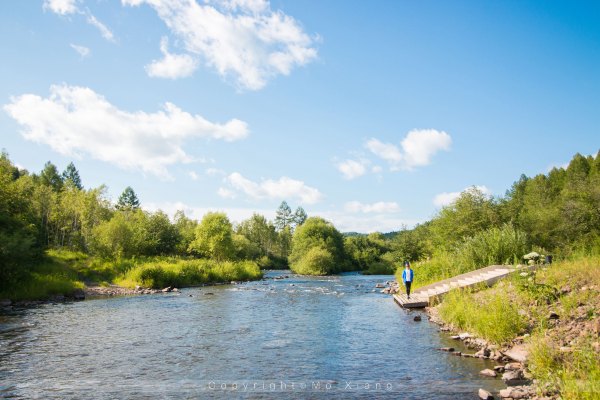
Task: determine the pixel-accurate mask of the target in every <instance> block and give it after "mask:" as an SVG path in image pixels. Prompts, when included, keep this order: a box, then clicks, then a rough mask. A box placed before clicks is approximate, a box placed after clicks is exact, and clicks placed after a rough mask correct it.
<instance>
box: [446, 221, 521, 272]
mask: <svg viewBox="0 0 600 400" xmlns="http://www.w3.org/2000/svg"><path fill="white" fill-rule="evenodd" d="M526 252H527V237H526V235H525V233H523V232H521V231H519V230H518V229H515V228H514V227H513V226H512V225H510V224H505V225H503V226H501V227H499V228H497V227H493V228H490V229H488V230H485V231H483V232H479V233H477V234H476V235H474V236H473V237H470V238H468V239H466V240H465V241H464V242H463V243H462V244H461V245H460V246H459V247H458V249H457V250H456V257H457V259H458V260H459V261H458V262H459V264H461V265H465V266H467V268H468V269H477V268H481V267H485V266H488V265H494V264H516V263H518V262H519V260H520V259H521V257H522V256H523V254H525V253H526Z"/></svg>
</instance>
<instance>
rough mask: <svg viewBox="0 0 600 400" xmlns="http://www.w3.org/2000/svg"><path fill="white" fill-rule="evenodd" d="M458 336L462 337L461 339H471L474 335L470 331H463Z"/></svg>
mask: <svg viewBox="0 0 600 400" xmlns="http://www.w3.org/2000/svg"><path fill="white" fill-rule="evenodd" d="M458 337H459V338H460V340H465V339H470V338H471V337H472V336H471V334H470V333H467V332H463V333H459V334H458Z"/></svg>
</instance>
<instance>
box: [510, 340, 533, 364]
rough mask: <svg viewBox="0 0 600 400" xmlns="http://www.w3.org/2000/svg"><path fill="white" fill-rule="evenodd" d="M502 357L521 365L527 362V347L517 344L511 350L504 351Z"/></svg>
mask: <svg viewBox="0 0 600 400" xmlns="http://www.w3.org/2000/svg"><path fill="white" fill-rule="evenodd" d="M504 355H505V356H507V357H509V358H511V359H513V360H515V361H518V362H521V363H524V362H525V361H527V356H528V355H529V350H528V348H527V345H524V344H519V345H516V346H514V347H513V348H512V349H510V350H508V351H505V352H504Z"/></svg>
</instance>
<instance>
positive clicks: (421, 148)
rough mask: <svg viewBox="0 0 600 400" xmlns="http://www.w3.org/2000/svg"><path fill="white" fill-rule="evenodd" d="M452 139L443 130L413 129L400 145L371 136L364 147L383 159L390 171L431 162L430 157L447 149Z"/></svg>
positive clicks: (410, 168)
mask: <svg viewBox="0 0 600 400" xmlns="http://www.w3.org/2000/svg"><path fill="white" fill-rule="evenodd" d="M451 144H452V139H451V138H450V135H448V134H447V133H446V132H444V131H437V130H435V129H420V130H419V129H415V130H412V131H410V132H408V134H407V135H406V137H405V138H404V139H403V140H402V141H401V142H400V146H396V145H395V144H392V143H383V142H381V141H379V140H378V139H375V138H372V139H370V140H369V141H367V143H366V144H365V147H366V148H367V149H368V150H369V151H371V153H373V154H374V155H376V156H377V157H379V158H381V159H382V160H385V161H387V162H388V164H389V165H390V169H391V170H392V171H397V170H412V169H414V168H416V167H422V166H425V165H428V164H430V163H431V158H432V157H433V156H434V155H435V154H436V153H438V152H439V151H442V150H444V151H448V150H450V146H451Z"/></svg>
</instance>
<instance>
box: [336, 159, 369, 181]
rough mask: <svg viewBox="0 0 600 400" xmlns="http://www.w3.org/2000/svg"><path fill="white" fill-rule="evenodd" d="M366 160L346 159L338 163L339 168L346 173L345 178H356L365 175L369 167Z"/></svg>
mask: <svg viewBox="0 0 600 400" xmlns="http://www.w3.org/2000/svg"><path fill="white" fill-rule="evenodd" d="M365 164H366V163H365V162H364V161H355V160H346V161H342V162H340V163H338V164H337V165H336V167H337V169H338V170H339V171H340V172H341V173H342V175H344V179H348V180H350V179H354V178H358V177H359V176H362V175H364V174H365V173H366V172H367V167H366V165H365Z"/></svg>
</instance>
